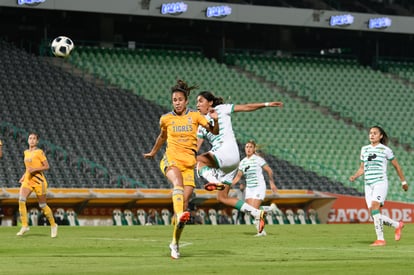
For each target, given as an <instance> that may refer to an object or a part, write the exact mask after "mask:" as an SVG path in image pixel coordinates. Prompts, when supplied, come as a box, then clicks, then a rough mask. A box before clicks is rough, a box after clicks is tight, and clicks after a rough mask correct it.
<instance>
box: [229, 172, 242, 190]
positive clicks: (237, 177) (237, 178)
mask: <svg viewBox="0 0 414 275" xmlns="http://www.w3.org/2000/svg"><path fill="white" fill-rule="evenodd" d="M242 176H243V172H242V171H240V170H239V171H238V172H237V174H236V176H235V177H234V179H233V181H232V183H231V186H235V185H236V184H237V183H238V182H239V180H240V179H241V177H242Z"/></svg>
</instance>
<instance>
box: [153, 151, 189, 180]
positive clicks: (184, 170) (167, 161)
mask: <svg viewBox="0 0 414 275" xmlns="http://www.w3.org/2000/svg"><path fill="white" fill-rule="evenodd" d="M171 166H174V167H177V168H178V169H179V170H180V171H181V174H182V175H183V185H187V186H193V187H195V181H194V165H192V166H190V167H187V166H184V165H181V164H180V162H177V161H176V160H175V159H174V158H168V157H167V156H166V155H164V157H163V158H162V160H161V162H160V169H161V172H162V173H163V174H164V176H165V171H166V170H167V168H168V167H171Z"/></svg>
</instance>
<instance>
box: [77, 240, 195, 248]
mask: <svg viewBox="0 0 414 275" xmlns="http://www.w3.org/2000/svg"><path fill="white" fill-rule="evenodd" d="M82 239H85V240H100V241H135V242H142V241H144V242H159V240H149V239H131V238H128V239H122V238H82ZM192 244H193V243H190V242H180V247H185V246H189V245H192Z"/></svg>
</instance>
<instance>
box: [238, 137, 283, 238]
mask: <svg viewBox="0 0 414 275" xmlns="http://www.w3.org/2000/svg"><path fill="white" fill-rule="evenodd" d="M244 151H245V153H246V157H245V158H243V159H242V160H241V161H240V164H239V168H238V172H237V175H236V177H235V178H234V179H233V183H232V186H234V185H236V184H237V183H238V182H239V180H240V179H241V178H242V177H243V176H244V178H245V180H246V194H245V201H246V203H248V204H250V205H251V206H253V207H254V208H260V206H261V205H262V202H263V200H264V198H265V196H266V181H265V178H264V176H263V171H266V173H267V175H268V177H269V185H270V189H271V190H272V191H273V193H277V187H276V185H275V181H274V179H273V170H272V168H270V166H269V165H268V164H267V162H266V161H265V160H264V159H263V158H262V157H261V156H259V155H258V154H257V153H256V142H255V141H254V140H249V141H248V142H247V143H246V145H245V147H244ZM272 207H273V208H276V205H275V204H272ZM262 209H264V210H265V211H269V210H276V209H272V208H271V207H269V206H266V207H262ZM256 228H257V229H258V224H256ZM256 236H266V232H265V231H264V230H263V231H262V232H260V233H259V232H257V235H256Z"/></svg>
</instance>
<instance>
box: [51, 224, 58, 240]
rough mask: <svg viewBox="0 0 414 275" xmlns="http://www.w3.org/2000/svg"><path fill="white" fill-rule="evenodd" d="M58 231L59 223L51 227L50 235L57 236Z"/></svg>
mask: <svg viewBox="0 0 414 275" xmlns="http://www.w3.org/2000/svg"><path fill="white" fill-rule="evenodd" d="M57 231H58V226H57V224H56V225H55V226H51V227H50V237H52V238H56V237H57Z"/></svg>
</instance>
